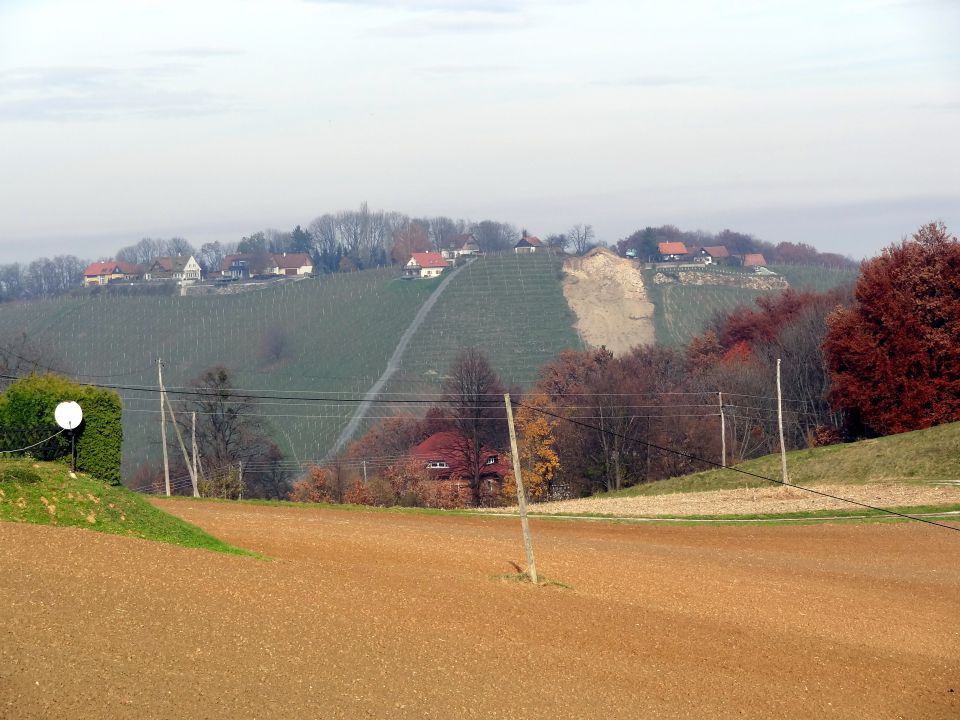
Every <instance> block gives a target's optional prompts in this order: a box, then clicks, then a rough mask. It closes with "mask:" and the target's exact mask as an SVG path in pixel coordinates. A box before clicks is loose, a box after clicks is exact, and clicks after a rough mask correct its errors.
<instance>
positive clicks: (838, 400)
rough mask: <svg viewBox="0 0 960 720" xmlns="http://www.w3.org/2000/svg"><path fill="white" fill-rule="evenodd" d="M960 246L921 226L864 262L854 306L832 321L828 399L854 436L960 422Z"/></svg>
mask: <svg viewBox="0 0 960 720" xmlns="http://www.w3.org/2000/svg"><path fill="white" fill-rule="evenodd" d="M958 277H960V242H958V241H957V238H956V237H955V236H951V235H949V234H948V233H947V228H946V226H945V225H944V224H943V223H930V224H928V225H924V226H923V227H921V228H920V229H919V230H918V231H917V233H916V234H914V236H913V238H912V240H904V241H902V242H901V243H899V244H897V245H893V246H891V247H889V248H887V249H886V250H884V252H883V254H882V255H880V256H879V257H876V258H874V259H872V260H869V261H867V262H865V263H864V264H863V266H862V267H861V272H860V279H859V280H858V282H857V287H856V291H855V297H856V302H855V304H854V305H853V306H852V307H851V308H849V309H846V310H838V311H836V312H834V313H833V314H832V315H831V316H830V318H829V330H828V333H827V337H826V340H825V342H824V349H825V350H826V353H827V357H828V358H829V364H830V370H831V372H832V390H831V393H830V397H831V400H832V401H833V403H834V404H835V406H836V407H838V408H841V409H844V410H846V411H848V412H849V413H850V417H851V427H850V429H851V430H852V431H853V432H855V433H868V434H874V433H876V434H881V435H885V434H889V433H897V432H904V431H907V430H916V429H920V428H926V427H930V426H931V425H937V424H940V423H945V422H952V421H954V420H958V419H960V283H958V282H957V278H958Z"/></svg>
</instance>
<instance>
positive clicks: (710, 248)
mask: <svg viewBox="0 0 960 720" xmlns="http://www.w3.org/2000/svg"><path fill="white" fill-rule="evenodd" d="M693 260H694V262H698V263H703V264H704V265H725V264H726V263H727V262H729V261H730V251H729V250H727V248H726V246H725V245H704V246H703V247H702V248H700V249H699V250H697V252H696V253H695V254H694V256H693Z"/></svg>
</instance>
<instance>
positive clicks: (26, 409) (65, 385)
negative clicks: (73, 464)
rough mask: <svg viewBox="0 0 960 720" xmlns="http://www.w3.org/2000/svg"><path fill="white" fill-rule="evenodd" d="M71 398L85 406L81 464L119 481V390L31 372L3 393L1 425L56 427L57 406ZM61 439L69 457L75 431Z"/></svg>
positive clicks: (113, 481)
mask: <svg viewBox="0 0 960 720" xmlns="http://www.w3.org/2000/svg"><path fill="white" fill-rule="evenodd" d="M66 400H74V401H76V402H77V403H79V404H80V407H81V408H82V409H83V422H82V423H80V427H79V428H77V430H76V431H75V432H76V443H77V469H78V470H82V471H84V472H87V473H90V474H91V475H93V476H94V477H96V478H99V479H100V480H104V481H106V482H109V483H111V484H113V485H119V484H120V458H121V449H120V447H121V444H122V442H123V429H122V427H121V425H120V417H121V413H122V407H121V404H120V396H119V395H118V394H117V393H116V392H114V391H113V390H105V389H102V388H95V387H87V386H83V385H78V384H76V383H73V382H70V381H69V380H67V379H66V378H63V377H60V376H59V375H54V374H53V373H48V374H46V375H31V376H30V377H28V378H24V379H23V380H18V381H17V382H15V383H13V384H12V385H11V386H10V387H8V388H7V390H6V391H5V392H4V393H3V394H2V395H0V425H6V426H12V427H37V426H51V427H56V421H55V420H54V417H53V412H54V410H55V409H56V407H57V405H58V404H59V403H61V402H63V401H66ZM60 440H61V448H62V451H61V453H60V454H61V456H62V457H65V458H67V459H69V455H70V440H69V436H68V435H67V434H66V433H64V434H63V435H61V436H60Z"/></svg>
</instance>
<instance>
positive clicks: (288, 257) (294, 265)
mask: <svg viewBox="0 0 960 720" xmlns="http://www.w3.org/2000/svg"><path fill="white" fill-rule="evenodd" d="M273 262H274V263H275V264H276V266H277V267H278V268H281V269H283V270H293V269H299V268H302V267H307V266H309V267H313V260H311V259H310V256H309V255H307V254H306V253H274V254H273Z"/></svg>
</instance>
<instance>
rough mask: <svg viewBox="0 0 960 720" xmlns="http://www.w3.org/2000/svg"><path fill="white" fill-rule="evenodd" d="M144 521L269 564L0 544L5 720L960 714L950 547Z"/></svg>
mask: <svg viewBox="0 0 960 720" xmlns="http://www.w3.org/2000/svg"><path fill="white" fill-rule="evenodd" d="M161 506H162V507H165V508H168V509H170V510H171V511H173V512H175V513H176V514H178V515H181V516H182V517H184V518H186V519H188V520H190V521H192V522H195V523H197V524H199V525H201V526H203V527H204V528H206V529H208V530H210V531H212V532H214V533H216V534H218V535H220V536H221V537H223V538H224V539H226V540H228V541H231V542H234V543H237V544H240V545H244V546H246V547H249V548H252V549H255V550H259V551H261V552H263V553H266V554H268V555H270V556H271V557H272V558H273V559H272V560H271V561H269V562H265V561H260V560H256V559H251V558H239V557H229V556H224V555H217V554H213V553H208V552H203V551H197V550H188V549H185V548H178V547H172V546H165V545H159V544H153V543H149V542H146V541H140V540H134V539H130V538H122V537H115V536H108V535H102V534H98V533H93V532H89V531H84V530H79V529H61V528H51V527H39V526H31V525H16V524H8V523H0V578H2V580H0V605H2V607H3V608H4V613H3V618H4V622H3V628H2V633H3V637H2V641H0V717H5V718H6V717H9V718H50V717H58V718H90V717H97V718H129V717H136V718H174V717H191V718H287V717H290V718H293V717H296V718H366V717H375V718H424V717H429V718H551V719H553V720H555V719H556V718H638V717H643V718H694V717H715V718H734V717H736V718H741V717H755V718H769V717H790V718H896V717H914V718H956V717H958V716H960V629H958V625H957V618H958V617H960V564H958V563H957V557H958V552H960V533H953V532H951V531H945V530H942V529H937V528H930V527H927V526H919V525H910V524H902V525H899V524H898V525H889V524H888V525H882V524H877V525H856V526H850V525H830V526H816V527H810V526H804V527H782V526H777V527H762V528H760V527H749V528H744V527H706V528H705V527H695V528H689V527H682V528H681V527H665V526H662V525H657V526H643V527H635V526H617V525H610V524H606V523H601V524H590V523H575V522H555V521H554V522H550V521H536V520H535V521H534V522H533V523H532V525H533V531H534V542H535V547H536V551H537V559H538V563H539V566H540V568H541V572H542V573H544V574H546V575H548V576H550V577H553V578H556V579H559V580H562V581H564V582H566V583H568V584H570V585H571V586H572V589H562V588H558V587H543V588H534V587H531V586H530V585H527V584H519V583H515V582H510V581H505V580H496V579H493V577H492V576H494V575H495V574H497V573H501V572H510V567H509V565H508V564H507V561H508V560H519V559H520V557H521V556H522V550H521V544H520V541H519V532H518V528H517V523H516V521H515V520H512V519H511V520H507V519H502V518H465V517H431V516H420V515H401V514H389V513H350V512H344V511H332V510H327V511H321V510H316V509H312V508H303V509H301V508H289V507H280V508H276V507H262V506H250V505H241V504H225V503H223V504H218V503H202V502H194V501H179V502H177V501H167V502H163V503H161Z"/></svg>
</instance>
